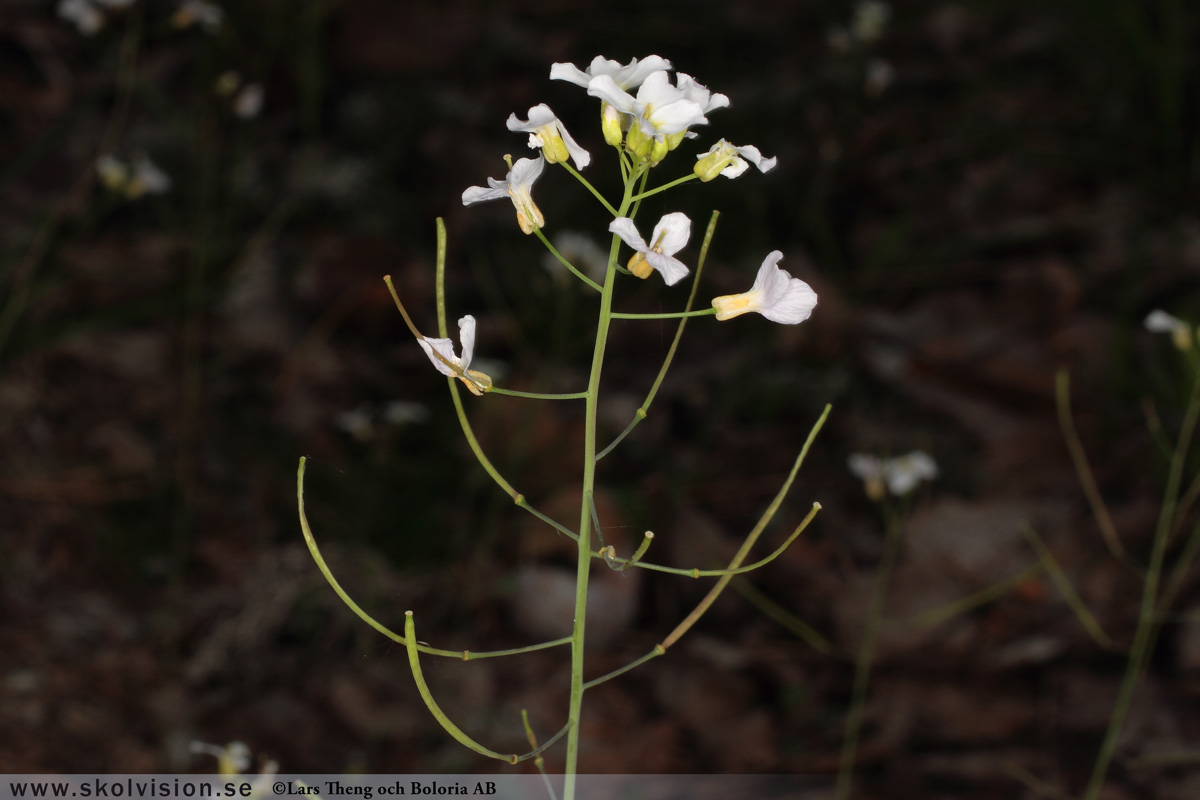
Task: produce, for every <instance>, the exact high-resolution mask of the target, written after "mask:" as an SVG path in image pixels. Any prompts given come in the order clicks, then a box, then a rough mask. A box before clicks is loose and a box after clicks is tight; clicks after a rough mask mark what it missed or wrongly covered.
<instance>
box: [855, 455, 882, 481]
mask: <svg viewBox="0 0 1200 800" xmlns="http://www.w3.org/2000/svg"><path fill="white" fill-rule="evenodd" d="M846 466H848V467H849V468H850V471H851V472H853V473H854V475H855V476H856V477H858V478H862V479H863V480H864V481H869V480H872V479H875V478H879V477H880V476H881V475H882V474H883V465H882V464H880V462H879V459H878V458H876V457H875V456H872V455H867V454H866V453H854V454H853V455H851V456H850V458H849V460H848V461H847V462H846Z"/></svg>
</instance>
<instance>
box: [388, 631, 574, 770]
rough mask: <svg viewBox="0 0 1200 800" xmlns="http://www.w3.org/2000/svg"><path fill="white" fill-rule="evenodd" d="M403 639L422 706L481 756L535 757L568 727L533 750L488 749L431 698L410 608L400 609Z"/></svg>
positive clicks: (517, 759)
mask: <svg viewBox="0 0 1200 800" xmlns="http://www.w3.org/2000/svg"><path fill="white" fill-rule="evenodd" d="M404 640H405V647H406V648H407V649H408V665H409V667H410V668H411V669H412V674H413V681H414V682H415V683H416V684H417V691H418V692H419V693H420V695H421V699H422V700H424V701H425V706H426V708H428V709H429V711H430V713H431V714H433V717H434V719H436V720H437V721H438V723H439V724H440V725H441V726H442V727H443V728H444V729H445V730H446V733H449V734H450V735H451V736H453V737H454V739H455V741H457V742H458V743H459V744H461V745H462V746H463V747H466V748H469V749H471V750H474V751H475V752H476V753H479V754H480V755H481V756H487V757H488V758H494V759H497V760H499V761H507V762H508V763H509V764H519V763H521V762H522V761H528V760H529V759H531V758H536V757H537V756H539V755H541V754H542V753H544V752H545V751H546V750H548V749H550V748H551V747H552V746H554V743H555V742H557V741H558V740H559V739H561V738H562V737H563V734H565V733H566V732H567V729H568V728H569V727H570V726H569V725H568V726H564V727H563V729H562V730H560V731H559V732H558V733H556V734H555V735H554V736H552V737H550V739H549V740H547V741H546V743H545V744H543V745H542V746H541V747H538V748H535V749H534V750H532V751H530V752H528V753H523V754H521V755H517V754H516V753H508V754H505V753H497V752H496V751H495V750H490V749H488V748H486V747H484V746H483V745H481V744H479V742H477V741H475V740H474V739H472V738H471V737H470V736H467V734H465V733H463V731H462V729H461V728H459V727H458V726H457V725H455V724H454V723H453V722H452V721H451V720H450V718H449V717H448V716H446V712H444V711H442V709H441V707H440V706H439V705H438V704H437V701H436V700H434V699H433V693H432V692H430V691H429V685H428V684H426V683H425V675H424V673H422V672H421V658H420V652H421V649H420V647H418V646H417V634H416V628H415V624H414V622H413V613H412V612H411V611H405V612H404Z"/></svg>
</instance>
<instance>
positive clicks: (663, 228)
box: [650, 211, 692, 256]
mask: <svg viewBox="0 0 1200 800" xmlns="http://www.w3.org/2000/svg"><path fill="white" fill-rule="evenodd" d="M691 235H692V221H691V220H690V219H688V216H687V214H684V213H682V212H679V211H675V212H672V213H670V214H666V215H664V216H663V218H662V219H660V220H659V221H658V224H657V225H655V226H654V237H653V239H652V240H651V244H650V246H651V247H653V248H654V249H655V250H657V251H659V252H661V253H662V254H664V255H668V256H673V255H675V254H676V253H678V252H679V251H680V250H682V249H683V248H684V246H685V245H686V244H687V243H688V238H689V237H690V236H691Z"/></svg>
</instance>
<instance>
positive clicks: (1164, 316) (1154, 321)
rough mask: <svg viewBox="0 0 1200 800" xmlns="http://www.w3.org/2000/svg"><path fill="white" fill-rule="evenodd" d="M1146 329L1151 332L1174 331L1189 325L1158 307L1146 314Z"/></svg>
mask: <svg viewBox="0 0 1200 800" xmlns="http://www.w3.org/2000/svg"><path fill="white" fill-rule="evenodd" d="M1143 324H1144V325H1145V326H1146V330H1148V331H1150V332H1151V333H1174V332H1175V331H1177V330H1179V329H1180V328H1185V327H1187V323H1186V322H1184V321H1183V320H1181V319H1179V318H1178V317H1173V316H1171V315H1170V314H1168V313H1167V312H1165V311H1163V310H1162V309H1161V308H1156V309H1154V310H1153V311H1151V312H1150V313H1149V314H1147V315H1146V321H1145V322H1144V323H1143Z"/></svg>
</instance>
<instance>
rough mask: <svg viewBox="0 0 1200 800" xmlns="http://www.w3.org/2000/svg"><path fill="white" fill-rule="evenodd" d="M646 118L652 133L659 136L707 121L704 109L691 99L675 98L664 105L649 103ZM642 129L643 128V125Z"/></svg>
mask: <svg viewBox="0 0 1200 800" xmlns="http://www.w3.org/2000/svg"><path fill="white" fill-rule="evenodd" d="M655 74H657V73H655ZM639 102H640V101H639ZM646 119H647V120H648V121H649V122H650V124H651V125H653V126H654V131H653V133H655V134H658V135H660V136H670V135H671V134H672V133H679V132H680V131H682V130H687V129H688V128H690V127H691V126H693V125H706V124H707V123H708V118H706V117H705V116H704V109H702V108H701V107H700V106H699V104H697V103H693V102H692V101H691V100H676V101H674V102H671V103H666V104H664V105H653V104H651V109H650V116H649V117H647V118H646ZM642 130H645V127H644V126H643V128H642ZM647 133H650V131H647Z"/></svg>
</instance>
